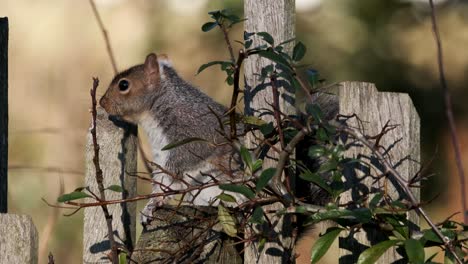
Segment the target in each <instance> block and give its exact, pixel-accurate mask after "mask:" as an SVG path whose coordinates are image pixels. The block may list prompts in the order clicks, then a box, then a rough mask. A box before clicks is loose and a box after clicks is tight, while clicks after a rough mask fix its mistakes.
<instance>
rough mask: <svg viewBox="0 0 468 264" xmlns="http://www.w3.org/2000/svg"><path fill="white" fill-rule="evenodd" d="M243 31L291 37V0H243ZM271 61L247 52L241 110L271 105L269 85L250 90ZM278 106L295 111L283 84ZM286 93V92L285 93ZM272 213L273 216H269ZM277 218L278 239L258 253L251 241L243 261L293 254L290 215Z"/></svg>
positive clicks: (285, 258) (269, 162) (279, 259)
mask: <svg viewBox="0 0 468 264" xmlns="http://www.w3.org/2000/svg"><path fill="white" fill-rule="evenodd" d="M244 13H245V18H247V20H246V21H245V31H247V32H262V31H265V32H268V33H269V34H270V35H271V36H272V37H273V38H274V40H275V43H280V42H283V41H285V40H290V39H292V38H294V37H295V26H296V25H295V1H294V0H277V1H269V0H246V1H244ZM260 44H263V43H261V42H260V39H259V38H254V43H253V45H252V46H258V45H260ZM293 47H294V42H290V43H289V44H286V45H285V50H284V51H285V52H288V53H292V49H293ZM271 63H272V62H271V61H269V60H267V59H264V58H261V57H259V56H250V57H249V58H248V59H247V60H246V61H245V66H244V70H245V83H246V88H245V108H246V109H245V113H246V114H248V115H253V114H255V113H254V110H258V109H271V110H272V111H273V109H272V107H271V105H270V104H273V93H272V90H271V86H267V87H265V89H261V90H259V91H255V94H254V93H253V90H254V89H255V90H258V89H256V88H257V86H259V85H260V84H261V82H260V81H259V80H258V77H257V75H255V74H258V73H259V72H261V69H262V68H263V67H265V66H267V65H270V64H271ZM279 90H280V91H279V92H280V96H279V107H280V111H281V112H283V113H285V114H292V113H295V108H294V102H288V101H286V100H285V98H294V96H293V95H292V94H291V92H290V91H288V90H287V87H279ZM285 95H286V96H285ZM262 119H264V120H265V121H266V122H274V118H273V116H263V117H262ZM246 145H247V147H254V146H255V139H254V137H253V136H252V135H250V136H249V137H248V138H247V140H246ZM268 155H269V156H272V157H273V159H265V160H264V163H263V165H264V168H270V167H276V161H275V160H274V159H275V158H278V154H277V153H275V152H274V151H270V152H269V153H268ZM279 207H280V205H275V204H274V205H271V206H268V207H267V208H264V209H265V211H266V210H271V209H278V208H279ZM272 217H273V216H272ZM277 220H278V222H277V224H276V227H275V230H272V233H274V236H275V238H276V239H278V242H279V243H273V242H271V243H266V244H265V247H264V248H265V249H264V252H262V253H259V252H258V250H257V248H258V243H253V244H251V245H250V246H249V247H247V248H246V250H245V255H244V258H245V263H286V262H289V261H290V260H291V259H292V258H293V256H292V254H293V252H291V251H290V249H291V248H292V247H291V243H294V241H292V233H291V232H292V228H291V223H290V222H289V221H290V220H291V219H289V217H281V218H278V219H274V220H272V222H276V221H277Z"/></svg>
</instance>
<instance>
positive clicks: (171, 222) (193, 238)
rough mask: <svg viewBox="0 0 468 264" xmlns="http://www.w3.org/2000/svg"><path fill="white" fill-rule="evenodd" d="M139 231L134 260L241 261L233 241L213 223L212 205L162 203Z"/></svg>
mask: <svg viewBox="0 0 468 264" xmlns="http://www.w3.org/2000/svg"><path fill="white" fill-rule="evenodd" d="M153 217H154V219H155V220H153V221H152V222H151V224H150V225H148V226H147V227H146V229H145V230H143V232H142V234H141V237H140V239H139V240H138V243H137V245H136V248H135V253H134V254H133V255H132V260H133V261H136V262H137V263H140V264H144V263H205V264H215V263H225V264H241V263H242V258H241V256H240V255H239V253H238V252H237V251H236V248H235V247H234V245H233V244H232V243H233V242H234V241H233V240H232V239H230V238H229V237H228V236H227V235H225V234H224V233H223V232H220V230H221V227H220V226H219V224H216V223H217V221H218V212H217V209H216V207H208V206H197V207H193V206H181V207H178V208H177V207H174V206H165V207H163V208H159V209H158V210H156V211H155V212H154V213H153Z"/></svg>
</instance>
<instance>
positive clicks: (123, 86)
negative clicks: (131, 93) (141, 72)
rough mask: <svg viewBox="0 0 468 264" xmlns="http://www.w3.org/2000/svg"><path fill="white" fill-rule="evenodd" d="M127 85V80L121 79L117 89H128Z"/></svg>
mask: <svg viewBox="0 0 468 264" xmlns="http://www.w3.org/2000/svg"><path fill="white" fill-rule="evenodd" d="M128 87H130V83H129V82H128V81H127V80H121V81H120V82H119V90H120V91H121V92H125V91H127V90H128Z"/></svg>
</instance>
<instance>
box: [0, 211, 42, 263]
mask: <svg viewBox="0 0 468 264" xmlns="http://www.w3.org/2000/svg"><path fill="white" fill-rule="evenodd" d="M0 234H1V235H0V263H24V264H37V263H38V258H37V253H38V252H37V249H38V245H39V239H38V234H37V230H36V227H35V226H34V223H33V222H32V219H31V217H30V216H28V215H14V214H0Z"/></svg>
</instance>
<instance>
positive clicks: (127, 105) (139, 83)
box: [99, 53, 168, 123]
mask: <svg viewBox="0 0 468 264" xmlns="http://www.w3.org/2000/svg"><path fill="white" fill-rule="evenodd" d="M167 63H168V59H167V56H166V55H160V56H159V61H158V57H157V56H156V54H154V53H151V54H149V55H148V56H147V57H146V60H145V63H144V64H140V65H137V66H133V67H131V68H130V69H128V70H126V71H123V72H121V73H119V74H117V75H116V76H115V77H114V79H113V80H112V82H111V83H110V85H109V88H107V91H106V93H105V94H104V95H103V96H102V98H101V100H100V101H99V104H100V105H101V106H102V107H103V108H104V109H105V110H106V112H107V113H108V114H109V115H114V116H117V117H120V118H122V119H124V120H126V121H129V122H134V123H136V122H138V118H139V117H140V116H141V115H142V114H143V113H145V112H146V111H148V110H149V109H150V108H151V105H152V104H153V101H154V99H155V94H157V91H158V89H160V88H161V71H162V69H161V67H160V64H167Z"/></svg>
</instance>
